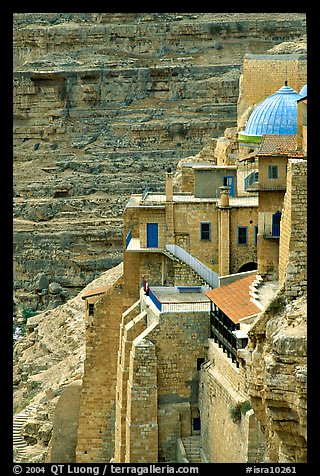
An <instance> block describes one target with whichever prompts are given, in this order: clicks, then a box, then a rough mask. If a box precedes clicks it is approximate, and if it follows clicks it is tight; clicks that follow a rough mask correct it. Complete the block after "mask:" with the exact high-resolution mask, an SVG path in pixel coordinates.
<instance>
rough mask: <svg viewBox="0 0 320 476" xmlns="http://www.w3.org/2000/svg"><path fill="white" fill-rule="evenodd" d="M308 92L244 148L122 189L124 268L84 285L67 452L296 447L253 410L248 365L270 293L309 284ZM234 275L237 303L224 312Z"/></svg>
mask: <svg viewBox="0 0 320 476" xmlns="http://www.w3.org/2000/svg"><path fill="white" fill-rule="evenodd" d="M302 98H303V96H300V95H299V99H302ZM304 101H305V99H304ZM305 105H306V104H305V103H304V102H303V103H302V104H301V105H300V104H299V106H298V109H297V129H296V131H295V132H294V133H290V134H283V133H281V132H280V133H279V132H278V133H276V134H272V133H271V134H269V135H268V134H267V135H265V134H264V133H262V134H261V137H259V140H258V141H257V142H256V143H254V149H253V150H251V151H250V149H249V148H248V147H247V149H241V147H239V150H238V155H237V156H236V157H235V155H234V150H233V149H232V150H231V151H230V149H229V150H228V148H225V149H224V150H225V153H224V152H223V151H222V153H221V155H220V157H218V158H217V159H215V160H214V161H211V162H210V163H209V164H208V163H199V162H197V163H196V164H190V163H189V164H185V166H184V167H182V172H181V173H182V181H181V182H182V184H184V185H185V188H184V187H182V190H181V191H179V192H174V186H173V173H172V172H171V170H168V171H167V173H166V192H165V193H162V194H161V193H152V192H150V191H148V190H146V191H145V192H144V193H142V194H135V195H132V196H131V198H130V200H129V201H128V203H127V205H126V208H125V211H124V216H123V219H124V270H123V276H122V277H121V278H119V279H118V281H117V282H116V283H115V284H114V285H113V286H110V287H109V288H106V289H96V290H91V291H90V292H89V293H88V294H87V295H85V296H83V298H84V300H85V302H86V315H87V330H86V349H87V351H86V362H85V372H84V378H83V386H82V394H81V399H80V405H79V420H78V435H77V447H76V461H77V462H83V463H89V462H102V461H110V460H113V461H115V462H126V463H130V462H135V463H145V462H157V461H159V462H196V461H197V462H199V461H201V462H263V461H275V462H278V461H305V457H306V456H305V451H304V450H301V451H300V452H299V450H297V449H296V448H295V447H294V444H291V447H290V441H291V440H290V431H291V430H290V431H287V433H286V434H285V436H283V433H281V431H280V430H281V429H280V427H279V426H277V425H276V422H272V423H269V421H268V420H267V417H266V415H267V413H263V412H266V410H265V408H266V407H267V406H268V403H266V402H265V401H264V400H263V399H260V400H261V401H260V400H259V389H261V383H259V382H260V380H259V377H258V375H257V372H258V371H257V367H256V364H257V362H258V356H259V352H258V350H259V345H262V344H261V342H263V339H264V338H265V337H264V336H265V328H264V327H263V325H264V324H263V323H265V320H266V317H265V316H268V312H270V311H268V310H269V309H271V308H272V306H273V307H274V304H272V303H273V302H274V300H275V299H280V298H277V296H278V294H277V293H279V290H283V289H284V290H285V296H287V297H288V298H290V299H291V300H292V299H294V298H298V297H299V296H303V295H304V293H305V291H306V275H305V270H306V265H305V262H306V250H305V233H304V232H303V230H305V222H306V219H305V214H304V212H305V198H306V196H305V191H306V183H305V171H306V160H305V156H306V151H305V150H303V144H305V142H306V140H305V136H306V112H305V111H304V110H303V109H302V108H303V107H304V106H305ZM299 111H300V113H299ZM301 122H303V124H302V123H301ZM299 137H300V139H299ZM246 146H248V144H246ZM248 149H249V150H248ZM241 150H242V151H243V156H242V157H241V153H240V151H241ZM237 159H240V160H237ZM241 159H244V160H241ZM250 167H251V168H250ZM250 189H251V191H250ZM299 192H300V193H301V196H300V199H301V200H302V201H301V203H300V204H298V195H299ZM250 194H252V195H250ZM297 208H299V213H296V211H297ZM279 225H280V226H279ZM293 225H294V226H296V227H297V230H299V231H300V234H299V232H298V231H297V233H295V230H293V229H292V226H293ZM301 253H302V260H300V261H299V257H298V254H300V256H301ZM297 280H298V284H297ZM279 285H280V286H279ZM240 288H241V289H242V291H243V292H244V295H245V302H246V306H247V307H246V310H245V311H244V314H243V315H241V317H240V318H239V319H235V317H234V316H233V314H232V307H234V306H235V303H233V304H232V305H231V301H232V299H231V298H232V297H233V300H234V298H235V296H236V295H235V290H236V289H238V290H239V289H240ZM238 299H239V298H238ZM224 301H225V302H226V304H223V303H224ZM212 303H213V304H212ZM239 303H240V301H238V304H239ZM224 306H226V307H224ZM238 307H239V306H238ZM218 321H219V322H218ZM235 321H236V322H235ZM247 342H248V345H246V344H247ZM256 348H257V349H258V350H256ZM255 350H256V351H255ZM299 363H300V364H301V365H300V367H303V363H304V356H303V353H302V354H301V358H300V360H299ZM258 364H259V365H261V362H260V361H259V362H258ZM294 371H295V370H294ZM254 378H255V379H256V381H257V382H258V383H257V384H256V383H254V382H255V380H252V379H254ZM259 385H260V387H259ZM303 388H304V387H303V384H302V383H301V384H300V386H299V392H300V393H299V398H300V400H299V402H301V404H300V407H299V408H300V409H299V412H298V410H296V411H297V412H298V414H299V418H300V419H299V418H298V417H297V421H298V423H297V424H298V425H300V427H299V429H298V430H297V433H299V438H300V440H299V441H300V443H301V447H302V448H303V447H304V442H305V431H304V425H305V420H304V417H303V415H304V410H303V408H304V407H303V405H304V400H303V398H304V394H303ZM281 398H284V397H283V396H282V397H281ZM288 408H290V405H289V406H288ZM288 411H289V410H288ZM273 430H274V431H275V432H276V435H277V443H276V444H274V445H271V446H272V451H271V450H270V435H271V434H272V431H273ZM221 435H223V438H221ZM285 438H286V439H285ZM282 441H283V443H282ZM289 447H290V448H291V449H290V448H289ZM292 448H294V449H293V450H292ZM290 451H291V453H290ZM290 454H291V456H290ZM292 455H293V456H292ZM290 458H291V459H290Z"/></svg>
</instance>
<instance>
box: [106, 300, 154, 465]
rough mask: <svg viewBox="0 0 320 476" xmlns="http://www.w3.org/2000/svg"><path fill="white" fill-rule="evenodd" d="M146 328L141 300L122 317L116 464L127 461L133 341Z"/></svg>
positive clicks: (117, 399) (117, 393) (119, 352)
mask: <svg viewBox="0 0 320 476" xmlns="http://www.w3.org/2000/svg"><path fill="white" fill-rule="evenodd" d="M145 328H146V312H145V311H143V312H140V300H139V301H137V302H136V303H135V304H134V305H133V306H131V307H130V308H129V309H128V310H127V311H126V312H125V313H123V315H122V323H121V326H120V342H119V351H118V364H117V386H116V422H115V456H114V460H115V461H116V462H124V461H125V451H126V418H127V382H128V378H129V366H130V352H131V348H132V341H133V340H134V338H135V337H137V336H138V335H139V334H140V333H141V332H142V331H143V330H144V329H145Z"/></svg>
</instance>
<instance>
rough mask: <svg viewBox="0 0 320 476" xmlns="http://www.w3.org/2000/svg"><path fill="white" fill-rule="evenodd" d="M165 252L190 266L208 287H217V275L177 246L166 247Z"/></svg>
mask: <svg viewBox="0 0 320 476" xmlns="http://www.w3.org/2000/svg"><path fill="white" fill-rule="evenodd" d="M166 248H167V250H168V251H169V252H170V253H171V254H173V255H174V256H175V257H176V258H178V259H179V260H180V261H182V262H183V263H185V264H187V265H188V266H190V268H191V269H193V271H195V272H196V273H197V274H198V275H199V276H200V277H201V278H202V279H203V280H204V281H205V282H206V283H207V284H209V286H211V287H212V288H217V287H218V286H219V279H218V278H219V277H218V274H217V273H215V272H214V271H212V269H210V268H208V266H206V265H205V264H203V263H202V262H201V261H199V260H198V259H197V258H195V257H194V256H192V255H191V254H190V253H188V252H187V251H186V250H184V249H182V248H180V246H178V245H167V246H166Z"/></svg>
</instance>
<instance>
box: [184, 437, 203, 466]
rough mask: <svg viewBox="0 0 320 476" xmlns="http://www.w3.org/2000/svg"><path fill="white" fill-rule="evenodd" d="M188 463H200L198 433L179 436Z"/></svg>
mask: <svg viewBox="0 0 320 476" xmlns="http://www.w3.org/2000/svg"><path fill="white" fill-rule="evenodd" d="M181 440H182V443H183V446H184V449H185V452H186V457H187V460H188V461H189V463H202V461H201V455H200V435H193V436H186V437H184V438H181Z"/></svg>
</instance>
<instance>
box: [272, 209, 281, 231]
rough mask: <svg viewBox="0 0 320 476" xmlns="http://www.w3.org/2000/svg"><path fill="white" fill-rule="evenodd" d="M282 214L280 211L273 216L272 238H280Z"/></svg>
mask: <svg viewBox="0 0 320 476" xmlns="http://www.w3.org/2000/svg"><path fill="white" fill-rule="evenodd" d="M280 220H281V213H280V212H279V211H278V212H276V213H275V214H274V215H272V236H280Z"/></svg>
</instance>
